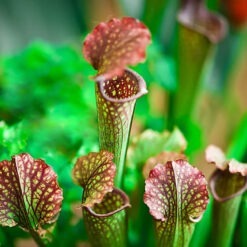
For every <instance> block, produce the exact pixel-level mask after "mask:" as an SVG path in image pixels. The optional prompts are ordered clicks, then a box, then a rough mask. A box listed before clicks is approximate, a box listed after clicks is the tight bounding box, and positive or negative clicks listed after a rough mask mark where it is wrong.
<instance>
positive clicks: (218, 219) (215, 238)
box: [211, 196, 242, 247]
mask: <svg viewBox="0 0 247 247" xmlns="http://www.w3.org/2000/svg"><path fill="white" fill-rule="evenodd" d="M241 199H242V196H237V197H235V198H234V199H231V200H229V201H226V202H223V203H222V202H217V201H214V205H213V206H214V209H213V230H212V231H213V234H212V241H211V243H212V246H215V247H218V246H224V247H228V246H229V247H230V246H232V245H231V244H232V239H233V235H234V230H235V227H236V222H237V216H238V212H239V207H240V203H241Z"/></svg>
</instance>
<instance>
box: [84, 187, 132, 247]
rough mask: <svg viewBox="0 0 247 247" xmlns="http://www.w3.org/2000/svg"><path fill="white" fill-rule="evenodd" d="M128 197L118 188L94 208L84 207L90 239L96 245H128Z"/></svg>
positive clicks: (103, 246)
mask: <svg viewBox="0 0 247 247" xmlns="http://www.w3.org/2000/svg"><path fill="white" fill-rule="evenodd" d="M127 207H129V200H128V197H127V196H126V195H125V194H124V193H123V192H122V191H121V190H118V189H114V190H113V191H112V192H110V193H108V194H106V196H105V197H104V199H103V201H102V202H101V203H99V204H95V205H94V206H93V207H92V208H90V207H84V208H83V217H84V221H85V226H86V229H87V233H88V237H89V240H90V242H91V244H92V246H94V247H116V246H117V247H125V246H126V233H127V232H126V208H127Z"/></svg>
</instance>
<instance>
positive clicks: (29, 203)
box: [0, 153, 63, 231]
mask: <svg viewBox="0 0 247 247" xmlns="http://www.w3.org/2000/svg"><path fill="white" fill-rule="evenodd" d="M62 199H63V196H62V190H61V188H60V187H59V185H58V183H57V176H56V174H55V173H54V171H53V170H52V169H51V168H50V167H49V166H48V165H47V164H46V163H45V162H44V161H43V160H41V159H33V158H32V157H31V156H30V155H29V154H27V153H23V154H20V155H16V156H14V157H13V158H12V160H11V161H7V160H4V161H2V162H0V224H1V225H3V226H15V225H18V226H20V227H22V228H24V229H26V230H29V231H33V230H35V231H38V230H40V229H41V228H42V226H43V225H44V224H47V223H48V224H50V223H53V222H55V221H56V219H57V217H58V213H59V211H60V209H61V203H62Z"/></svg>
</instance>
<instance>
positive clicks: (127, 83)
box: [96, 69, 148, 103]
mask: <svg viewBox="0 0 247 247" xmlns="http://www.w3.org/2000/svg"><path fill="white" fill-rule="evenodd" d="M96 82H97V84H98V87H99V90H100V92H101V94H102V96H103V97H104V98H105V99H106V100H108V101H110V102H116V103H121V102H123V103H124V102H128V101H132V100H135V99H137V98H139V97H141V96H142V95H144V94H146V93H147V92H148V91H147V88H146V82H145V81H144V79H143V78H142V77H141V76H140V75H139V74H138V73H136V72H134V71H133V70H131V69H125V70H124V72H123V74H122V75H121V76H115V77H113V78H111V79H107V80H105V78H104V76H98V77H96Z"/></svg>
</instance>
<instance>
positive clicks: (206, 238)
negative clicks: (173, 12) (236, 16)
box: [0, 0, 247, 247]
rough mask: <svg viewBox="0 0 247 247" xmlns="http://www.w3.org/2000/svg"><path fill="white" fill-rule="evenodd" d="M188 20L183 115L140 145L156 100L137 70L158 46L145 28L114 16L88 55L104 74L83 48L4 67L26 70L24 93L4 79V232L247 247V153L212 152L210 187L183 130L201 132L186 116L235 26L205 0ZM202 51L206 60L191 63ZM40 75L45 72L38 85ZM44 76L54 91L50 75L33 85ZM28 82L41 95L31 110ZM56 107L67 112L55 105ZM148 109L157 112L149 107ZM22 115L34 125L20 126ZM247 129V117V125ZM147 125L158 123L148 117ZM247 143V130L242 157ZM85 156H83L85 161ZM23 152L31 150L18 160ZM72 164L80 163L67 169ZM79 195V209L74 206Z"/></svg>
mask: <svg viewBox="0 0 247 247" xmlns="http://www.w3.org/2000/svg"><path fill="white" fill-rule="evenodd" d="M178 21H179V29H178V43H179V44H181V45H180V46H179V49H178V54H177V55H178V57H179V63H178V64H177V66H178V68H177V72H178V78H177V79H178V82H179V83H178V85H179V86H178V87H176V86H175V87H171V88H170V89H171V95H170V102H171V103H172V106H173V107H172V108H171V109H170V110H169V111H170V112H169V114H170V116H171V119H170V120H168V124H167V125H168V126H172V128H171V130H170V131H168V130H167V131H163V132H158V131H155V130H152V129H146V130H145V131H142V132H141V133H139V134H138V135H136V136H134V137H133V138H132V139H131V140H130V141H129V137H130V131H131V126H132V120H133V114H134V110H135V106H136V101H137V99H139V98H140V100H141V98H142V96H143V97H145V95H146V94H147V93H148V90H147V85H146V82H145V80H144V78H143V77H142V76H141V75H140V74H139V73H138V72H139V71H141V70H142V69H141V68H142V67H141V66H142V65H139V66H140V67H138V66H137V67H134V68H128V66H134V65H136V64H138V63H140V62H143V61H144V60H145V58H146V47H147V46H148V45H149V44H150V43H151V34H150V31H149V29H148V28H147V27H146V26H145V25H144V24H143V23H142V22H140V21H139V20H137V19H135V18H132V17H123V18H121V19H117V18H113V19H111V20H109V21H108V22H102V23H100V24H98V25H97V26H96V27H95V28H94V29H93V31H92V32H91V33H90V34H88V35H87V36H86V38H85V41H84V44H83V50H82V51H83V55H84V57H85V60H86V61H87V62H89V64H91V65H92V67H93V69H94V70H93V69H92V68H90V66H89V65H88V64H87V63H86V61H85V60H83V59H81V60H80V59H78V57H77V56H76V55H75V53H74V52H73V51H72V50H70V49H66V48H58V51H56V50H52V49H50V47H49V46H46V45H44V44H39V45H33V46H32V47H30V48H29V49H27V50H25V51H24V53H23V54H21V55H20V57H18V56H17V57H15V58H7V59H5V60H3V61H2V64H4V66H5V67H6V68H7V69H6V70H5V74H4V73H3V74H2V75H1V76H2V78H12V79H13V78H14V79H15V76H14V75H13V74H16V73H17V74H18V73H19V75H18V76H19V77H20V78H22V79H23V80H20V85H15V87H12V84H11V83H12V82H8V80H7V79H2V81H3V82H4V83H2V84H3V85H1V94H2V98H3V99H4V101H3V103H1V104H2V109H3V110H2V111H1V115H2V117H4V119H5V122H7V124H6V123H5V122H1V125H0V140H1V142H2V147H1V151H2V154H1V160H2V161H1V162H0V224H1V225H2V226H9V227H13V226H19V227H20V228H21V229H23V230H24V231H26V232H29V234H30V235H31V236H32V237H33V239H34V241H35V242H36V243H37V245H38V246H56V245H58V244H59V246H68V245H69V244H70V240H71V237H73V236H75V238H76V240H84V241H85V240H88V241H89V242H90V244H91V245H92V246H95V247H124V246H154V245H157V246H171V247H179V246H181V247H182V246H184V247H186V246H207V245H208V244H209V243H210V246H212V245H213V246H219V247H221V246H222V247H223V246H224V247H227V246H231V245H232V243H234V244H235V245H236V246H244V243H246V242H244V240H242V239H241V238H240V239H239V240H237V241H233V238H234V234H235V235H237V236H240V235H241V236H242V235H243V232H241V231H244V230H243V229H244V227H245V226H244V220H242V219H240V226H237V222H238V221H239V219H238V214H239V211H242V212H243V217H246V214H247V200H246V190H247V164H245V163H242V162H240V161H237V159H234V158H233V156H234V157H236V156H239V157H237V158H238V159H239V160H241V159H243V156H244V152H246V149H245V148H246V146H247V145H246V146H245V145H243V146H244V147H243V149H242V151H241V152H239V155H236V154H234V152H233V151H232V153H231V152H230V151H228V153H227V154H224V152H223V151H222V150H221V149H220V148H219V147H217V146H215V145H209V146H208V147H207V148H206V151H205V159H206V161H207V163H209V164H213V165H214V166H215V171H214V173H213V174H212V176H211V177H210V179H209V180H208V182H207V179H206V178H205V176H204V174H203V173H202V171H200V169H199V167H195V166H192V165H191V164H190V157H189V154H190V152H191V150H192V149H193V148H194V147H193V145H192V146H191V145H190V141H191V136H189V135H188V136H187V137H188V138H187V139H188V141H187V140H186V138H185V137H184V134H183V133H182V132H181V131H180V129H179V128H177V127H175V128H173V126H174V125H175V124H176V125H178V126H179V127H180V126H181V125H182V123H184V124H183V127H182V129H183V128H184V130H185V133H186V131H187V132H188V130H189V129H190V128H191V126H193V125H191V123H187V122H185V119H186V118H188V116H187V114H188V112H190V110H189V108H190V106H191V105H192V104H193V103H194V102H195V99H196V90H195V89H196V87H197V86H198V80H199V77H200V75H201V71H202V67H203V64H204V63H205V60H206V57H207V56H208V54H209V53H210V49H211V48H212V46H214V44H215V43H217V42H218V41H219V40H220V39H222V38H223V37H224V35H225V34H226V30H227V24H226V21H225V20H224V18H222V17H221V16H219V15H216V14H214V13H211V12H209V11H208V10H207V9H206V8H205V6H204V4H203V2H202V1H193V0H191V1H189V0H188V1H183V4H182V5H181V8H180V11H179V14H178ZM195 23H196V25H195ZM182 40H186V41H188V42H187V43H185V42H182ZM154 42H155V41H154ZM40 47H42V49H40ZM151 47H152V48H151V49H150V50H149V53H150V54H151V57H152V56H153V57H152V58H153V60H152V59H150V60H149V61H148V63H147V64H149V65H148V66H150V64H151V65H152V64H154V63H155V62H157V61H155V60H157V54H158V52H157V47H156V48H155V45H154V46H151ZM152 49H153V50H152ZM150 51H151V52H150ZM61 54H62V55H61ZM152 54H153V55H152ZM191 54H192V56H193V57H194V58H196V62H197V63H196V64H192V65H191V64H187V63H186V61H187V60H188V57H189V56H191ZM51 55H52V59H51ZM33 57H34V58H33ZM37 57H38V58H39V59H37ZM64 57H65V58H66V59H64ZM23 58H25V59H26V64H25V65H26V66H27V65H28V66H29V69H30V71H33V72H32V73H30V74H28V75H26V74H24V73H23V70H24V69H26V68H25V67H23V64H22V63H20V61H23ZM44 61H45V62H49V71H47V67H46V66H44V67H42V65H43V64H44ZM68 65H69V66H68ZM169 66H170V65H169ZM151 67H152V66H151ZM135 69H136V71H135ZM81 70H83V71H84V70H85V73H84V74H83V76H85V78H81V74H80V71H81ZM95 70H96V72H95V74H96V75H94V76H93V78H92V79H93V80H94V84H92V82H91V86H88V84H90V82H88V81H86V80H87V79H86V78H87V77H88V76H89V75H91V76H92V75H93V73H94V71H95ZM150 71H152V70H149V71H148V73H149V76H151V77H152V72H150ZM146 72H147V71H146ZM37 73H41V75H39V76H38V77H37ZM154 74H156V71H155V72H154ZM10 75H12V76H10ZM75 75H76V76H75ZM156 76H157V75H156ZM36 77H37V78H45V81H50V82H51V84H50V85H49V87H48V86H47V84H45V83H44V84H43V83H42V82H43V80H42V79H40V80H41V81H40V87H37V86H36V84H33V81H34V80H36V79H37V78H36ZM53 78H56V80H53ZM71 78H73V80H74V81H73V83H71V80H72V79H71ZM153 78H156V79H157V78H159V76H158V77H155V76H154V77H153ZM24 81H27V83H25V82H24ZM54 81H59V82H60V83H59V84H60V85H58V84H57V83H53V82H54ZM81 81H83V83H81ZM85 81H86V82H85ZM27 86H28V88H29V90H30V91H32V92H33V93H32V94H30V97H27V98H26V100H25V101H24V102H22V98H23V96H21V95H23V93H24V89H25V87H27ZM93 87H94V90H95V95H94V93H93ZM61 90H62V92H61ZM13 95H19V97H20V98H18V97H17V98H13V97H12V96H13ZM71 95H72V96H71ZM43 97H45V101H44V99H43ZM89 99H90V100H89ZM92 99H93V100H95V101H96V107H95V106H94V103H92ZM39 100H40V101H39ZM53 101H59V102H60V104H58V105H56V107H54V104H53ZM13 102H15V104H13ZM44 102H45V105H44V104H43V103H44ZM143 102H145V103H146V104H147V99H145V101H143ZM10 103H11V104H13V107H10V105H8V104H10ZM33 104H35V105H36V106H33ZM143 105H144V104H143ZM143 105H142V107H143ZM137 108H138V106H137ZM37 109H38V111H37ZM137 111H140V109H137ZM17 112H18V114H17ZM144 112H145V110H144ZM73 114H74V116H79V115H81V118H80V119H78V118H77V117H73ZM142 114H143V113H142ZM142 114H140V115H142ZM43 115H46V118H45V119H43V118H42V117H41V116H43ZM18 118H20V119H28V121H27V120H23V121H22V122H19V119H18ZM66 118H67V119H66ZM40 119H41V120H40ZM246 122H247V118H246V117H245V118H243V123H244V124H243V125H244V126H246V125H245V124H246ZM146 123H147V126H148V120H147V119H146ZM90 124H91V125H92V126H90ZM37 126H38V128H37ZM47 126H49V129H46V127H47ZM96 126H98V132H97V131H96V130H95V129H96V128H97V127H96ZM27 130H29V131H27ZM241 130H242V129H241ZM28 132H29V133H28ZM30 133H32V135H30ZM242 133H244V134H242ZM97 135H98V137H99V142H98V141H97ZM35 136H36V137H35ZM82 136H83V138H82ZM246 136H247V133H246V128H244V131H241V137H240V138H237V141H236V144H235V145H233V148H232V150H234V149H235V148H236V147H238V146H239V143H242V142H243V139H244V140H245V137H246ZM245 141H246V140H245ZM35 145H36V146H35ZM50 147H53V149H54V150H55V153H52V152H50V150H49V148H50ZM75 149H77V150H78V149H79V151H78V152H77V153H75V152H74V150H75ZM23 150H28V152H22V153H20V154H18V153H19V151H23ZM41 152H44V153H45V155H44V157H42V158H39V159H35V158H33V157H32V156H31V155H30V153H32V154H34V156H39V154H40V153H41ZM13 153H14V154H15V155H14V156H13V157H12V159H11V160H10V161H9V160H8V157H9V155H10V154H13ZM65 154H66V155H65ZM54 158H56V160H55V162H54ZM65 160H66V161H65ZM71 161H73V163H74V165H73V167H69V166H67V164H66V163H72V162H71ZM50 162H51V165H48V164H47V163H50ZM59 162H60V164H59V165H56V164H57V163H59ZM53 168H54V169H53ZM71 168H72V169H71ZM71 170H72V171H71ZM72 180H73V182H74V184H73V183H72ZM75 184H76V185H78V186H76V185H75ZM208 185H209V186H208ZM208 187H209V189H208ZM78 195H79V196H81V199H80V200H81V201H80V203H77V204H76V205H72V204H73V203H74V202H75V201H76V199H77V198H78ZM75 198H76V199H75ZM73 206H75V208H74V209H73V210H74V211H75V212H77V213H78V211H80V212H82V219H81V215H80V217H78V216H77V217H76V218H73V217H74V216H75V215H76V213H72V212H71V211H73V210H72V208H71V207H73ZM63 212H65V213H63ZM59 213H61V215H60V217H59ZM229 215H230V217H229ZM73 221H75V222H76V223H71V222H73ZM82 222H83V224H82ZM226 222H227V223H226ZM66 224H68V225H70V227H68V226H66ZM67 229H68V230H67ZM77 229H80V232H78V231H77ZM8 230H9V229H6V228H1V229H0V245H1V244H2V245H4V246H5V245H6V246H14V245H15V243H14V242H11V240H9V238H8V236H11V234H12V233H11V231H9V233H8ZM8 234H10V235H8ZM21 234H23V233H21V232H20V236H22V235H21ZM63 235H64V236H63ZM66 235H69V237H68V239H67V240H66V237H67V236H66ZM73 244H76V243H75V242H73Z"/></svg>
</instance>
